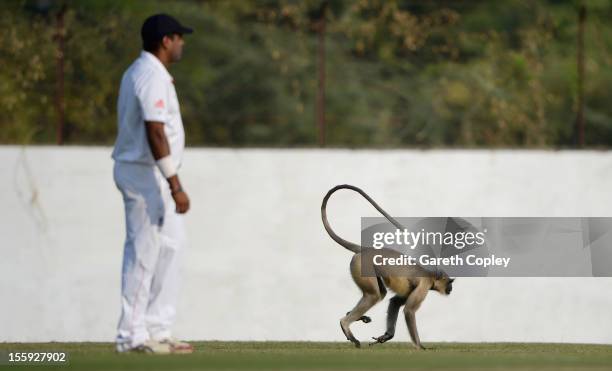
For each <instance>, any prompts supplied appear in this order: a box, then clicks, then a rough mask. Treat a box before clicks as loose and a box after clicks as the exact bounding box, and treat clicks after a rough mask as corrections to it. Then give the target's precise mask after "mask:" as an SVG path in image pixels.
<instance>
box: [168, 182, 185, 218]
mask: <svg viewBox="0 0 612 371" xmlns="http://www.w3.org/2000/svg"><path fill="white" fill-rule="evenodd" d="M168 185H169V186H170V193H171V194H172V198H173V199H174V203H175V204H176V212H177V213H179V214H185V213H186V212H187V210H189V197H187V193H185V191H184V190H183V187H182V186H181V182H180V181H179V178H178V175H175V176H171V177H170V178H168Z"/></svg>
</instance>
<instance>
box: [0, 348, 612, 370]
mask: <svg viewBox="0 0 612 371" xmlns="http://www.w3.org/2000/svg"><path fill="white" fill-rule="evenodd" d="M193 344H194V345H195V348H196V352H195V353H194V354H191V355H166V356H154V355H146V354H116V353H115V352H114V348H113V345H112V344H109V343H41V344H32V343H28V344H15V343H0V351H53V350H56V351H58V350H62V351H66V352H68V353H69V354H70V362H69V364H68V365H63V366H36V367H35V369H36V370H42V369H50V368H53V369H62V368H69V369H78V370H130V371H137V370H177V371H183V370H291V369H298V370H379V371H380V370H400V369H408V368H411V369H426V370H431V369H453V370H467V369H476V368H479V369H490V368H495V369H496V370H530V369H542V368H545V369H550V370H558V369H565V370H576V369H590V370H594V369H599V370H612V346H611V345H583V344H525V343H489V344H482V343H478V344H469V343H427V344H425V346H426V347H428V348H429V349H427V350H425V351H416V350H414V349H413V348H412V346H411V345H409V344H407V343H398V342H390V343H386V344H383V345H375V346H372V347H368V346H367V345H366V346H365V347H364V348H362V349H355V348H352V347H351V345H350V344H349V343H348V342H346V343H320V342H216V341H208V342H195V343H193ZM0 367H2V366H0ZM4 367H6V366H4ZM32 367H33V366H14V365H13V366H10V367H7V368H10V369H11V370H18V369H26V368H28V369H31V368H32Z"/></svg>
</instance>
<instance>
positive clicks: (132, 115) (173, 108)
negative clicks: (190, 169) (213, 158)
mask: <svg viewBox="0 0 612 371" xmlns="http://www.w3.org/2000/svg"><path fill="white" fill-rule="evenodd" d="M117 121H118V133H117V140H116V142H115V148H114V150H113V154H112V157H113V159H114V160H115V161H122V162H133V163H142V164H145V165H155V160H154V159H153V154H152V153H151V148H150V147H149V142H148V141H147V132H146V129H145V125H146V124H145V121H157V122H163V123H164V132H165V133H166V137H167V138H168V144H169V145H170V155H171V156H172V160H173V161H174V165H175V166H176V167H177V168H179V167H180V165H181V162H182V159H183V150H184V148H185V131H184V129H183V120H182V119H181V111H180V107H179V103H178V98H177V96H176V90H175V89H174V80H173V79H172V76H171V75H170V74H169V73H168V70H167V69H166V67H165V66H164V65H163V64H162V63H161V61H160V60H159V59H157V57H156V56H154V55H153V54H151V53H149V52H147V51H142V53H140V57H138V59H136V60H135V61H134V63H132V65H131V66H130V67H129V68H128V69H127V70H126V71H125V73H124V74H123V77H122V79H121V87H120V88H119V99H118V101H117Z"/></svg>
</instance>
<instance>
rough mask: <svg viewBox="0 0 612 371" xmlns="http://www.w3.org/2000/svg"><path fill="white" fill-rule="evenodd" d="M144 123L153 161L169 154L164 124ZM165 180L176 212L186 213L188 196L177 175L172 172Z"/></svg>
mask: <svg viewBox="0 0 612 371" xmlns="http://www.w3.org/2000/svg"><path fill="white" fill-rule="evenodd" d="M145 123H146V125H145V127H146V128H147V140H148V141H149V147H151V153H153V158H154V159H155V161H157V160H160V159H163V158H164V157H167V156H170V146H169V145H168V138H166V133H165V132H164V124H163V123H161V122H155V121H145ZM167 180H168V184H169V185H170V192H171V193H172V198H173V199H174V203H175V204H176V212H177V213H179V214H184V213H186V212H187V210H189V197H187V193H185V191H184V190H183V187H182V186H181V182H180V181H179V177H178V175H177V174H174V175H172V176H170V177H169V178H168V179H167Z"/></svg>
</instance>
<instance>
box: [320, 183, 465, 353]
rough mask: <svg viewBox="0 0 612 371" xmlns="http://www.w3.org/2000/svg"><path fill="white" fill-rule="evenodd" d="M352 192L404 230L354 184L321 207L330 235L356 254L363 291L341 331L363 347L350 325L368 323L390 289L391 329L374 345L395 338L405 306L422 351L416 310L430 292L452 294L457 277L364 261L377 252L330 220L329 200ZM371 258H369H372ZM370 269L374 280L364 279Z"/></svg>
mask: <svg viewBox="0 0 612 371" xmlns="http://www.w3.org/2000/svg"><path fill="white" fill-rule="evenodd" d="M340 189H349V190H352V191H355V192H357V193H359V194H360V195H361V196H363V197H364V198H365V199H366V200H367V201H368V202H369V203H370V204H371V205H372V206H374V208H375V209H376V210H378V211H379V212H380V213H381V214H382V215H383V216H384V217H385V218H386V219H387V220H389V221H390V222H391V223H392V224H393V225H394V226H395V227H397V228H398V229H404V227H403V226H402V225H401V224H399V223H398V222H397V221H396V220H395V219H394V218H393V217H391V216H390V215H389V214H387V212H386V211H385V210H383V209H382V208H381V207H380V206H379V205H378V204H377V203H376V202H375V201H374V200H373V199H372V198H371V197H370V196H368V195H367V194H366V193H365V192H364V191H362V190H361V189H360V188H357V187H355V186H352V185H348V184H343V185H338V186H335V187H334V188H332V189H330V190H329V192H327V194H326V195H325V197H324V198H323V203H322V204H321V219H322V221H323V226H324V227H325V230H326V231H327V233H328V234H329V236H330V237H331V238H332V239H333V240H334V241H335V242H337V243H338V244H339V245H341V246H342V247H344V248H346V249H347V250H349V251H351V252H353V254H354V255H353V257H352V259H351V262H350V265H349V267H350V273H351V276H352V278H353V281H354V282H355V284H357V287H359V289H360V290H361V292H362V297H361V299H360V300H359V301H358V302H357V305H355V307H354V308H353V309H352V310H351V311H349V312H348V313H347V314H346V315H345V316H344V317H342V318H341V319H340V329H341V330H342V332H343V333H344V336H346V339H347V340H349V341H351V342H352V343H353V344H354V345H355V347H357V348H359V347H361V342H360V341H359V340H357V338H355V336H354V335H353V333H352V332H351V329H350V325H351V323H353V322H355V321H363V322H365V323H368V322H370V321H371V319H370V318H369V317H367V316H365V315H364V314H365V313H366V312H367V311H368V310H369V309H370V308H372V307H373V306H374V305H375V304H377V303H378V302H380V301H382V300H383V299H384V297H385V295H386V294H387V289H386V288H389V289H390V290H391V291H393V292H394V293H395V296H393V298H391V300H390V301H389V307H388V311H387V330H386V331H385V333H384V334H383V335H381V336H379V337H373V338H372V339H374V340H375V341H374V342H373V343H371V344H370V345H373V344H382V343H385V342H387V341H389V340H391V339H392V338H393V336H394V335H395V325H396V323H397V317H398V315H399V310H400V308H401V307H402V306H404V318H405V321H406V325H407V327H408V333H409V334H410V338H411V340H412V343H413V345H414V346H415V347H416V349H418V350H422V349H425V347H424V346H423V345H422V344H421V340H420V338H419V333H418V331H417V326H416V311H417V310H418V309H419V307H420V305H421V303H423V301H424V300H425V297H426V296H427V293H428V292H429V291H430V290H433V291H437V292H439V293H440V294H442V295H449V294H450V293H451V291H452V289H453V286H452V285H453V281H454V279H453V278H450V277H449V276H448V274H446V273H445V272H444V271H442V270H440V269H436V270H435V271H430V270H427V269H425V268H423V267H422V266H420V265H414V266H395V267H389V266H375V265H373V262H372V259H362V256H363V255H364V254H372V252H373V251H374V249H373V248H371V247H365V246H361V245H358V244H355V243H352V242H349V241H347V240H345V239H343V238H342V237H340V236H338V235H337V234H336V233H335V232H334V231H333V229H332V228H331V226H330V224H329V221H328V219H327V201H328V200H329V198H330V197H331V195H332V194H333V193H334V192H336V191H338V190H340ZM375 251H376V254H379V253H384V254H385V255H386V256H398V255H399V253H398V252H397V251H394V250H391V249H377V250H375ZM368 256H369V255H366V257H368ZM362 263H363V264H368V265H369V267H362ZM364 268H369V269H370V270H371V271H374V272H375V273H376V275H375V276H373V277H364V276H362V274H361V272H362V269H364Z"/></svg>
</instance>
